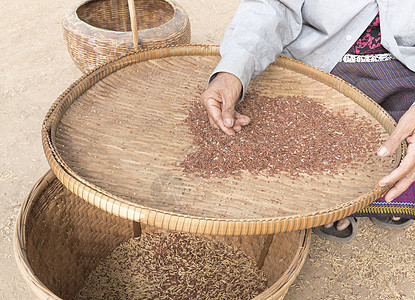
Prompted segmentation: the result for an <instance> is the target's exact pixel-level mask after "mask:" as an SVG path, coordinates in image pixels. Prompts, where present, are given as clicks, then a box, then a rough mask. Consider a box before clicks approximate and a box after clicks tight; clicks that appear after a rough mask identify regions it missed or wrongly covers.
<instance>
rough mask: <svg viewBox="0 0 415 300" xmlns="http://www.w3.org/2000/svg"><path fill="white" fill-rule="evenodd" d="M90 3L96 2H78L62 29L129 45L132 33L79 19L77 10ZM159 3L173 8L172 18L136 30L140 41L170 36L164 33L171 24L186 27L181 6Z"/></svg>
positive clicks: (68, 14) (185, 15)
mask: <svg viewBox="0 0 415 300" xmlns="http://www.w3.org/2000/svg"><path fill="white" fill-rule="evenodd" d="M92 1H96V0H82V1H81V2H79V3H78V4H76V5H75V6H74V7H73V8H72V9H71V10H70V11H69V12H68V13H67V14H66V16H65V18H64V19H63V20H62V26H63V27H64V28H66V29H67V30H71V31H72V30H76V31H77V32H79V33H81V34H84V35H89V34H90V32H91V30H92V31H93V32H95V34H103V35H105V36H106V37H107V38H113V39H120V38H121V39H123V40H124V39H131V43H132V35H131V34H132V32H131V30H130V31H117V30H111V29H105V28H101V27H96V26H93V25H91V24H89V23H87V22H85V21H84V20H82V19H81V18H79V16H78V13H77V11H78V9H79V8H80V7H81V6H83V5H85V4H87V3H88V2H92ZM160 1H164V2H167V3H168V4H170V6H171V7H172V8H173V16H172V17H171V18H170V19H169V20H168V21H167V22H165V23H163V24H161V25H159V26H157V27H152V28H148V29H144V30H138V31H137V32H138V33H139V37H140V38H142V39H146V37H147V36H149V37H152V36H153V35H156V36H158V37H159V38H163V37H165V36H170V35H171V33H170V32H168V33H166V32H165V29H166V28H170V24H173V23H175V22H176V23H179V24H183V27H185V26H186V24H187V23H188V22H189V17H188V15H187V14H186V12H185V10H184V9H183V7H182V6H180V4H178V3H177V2H176V1H174V0H160Z"/></svg>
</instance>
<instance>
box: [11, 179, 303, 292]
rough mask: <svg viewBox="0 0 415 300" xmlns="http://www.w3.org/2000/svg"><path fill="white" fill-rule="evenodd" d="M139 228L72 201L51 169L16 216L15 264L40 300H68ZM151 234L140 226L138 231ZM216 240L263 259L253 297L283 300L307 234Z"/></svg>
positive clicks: (129, 222)
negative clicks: (264, 283) (259, 289)
mask: <svg viewBox="0 0 415 300" xmlns="http://www.w3.org/2000/svg"><path fill="white" fill-rule="evenodd" d="M137 225H138V224H137V223H134V222H131V221H128V220H126V219H122V218H118V217H116V216H114V215H111V214H109V213H107V212H104V211H103V210H101V209H98V208H96V207H94V206H92V205H90V204H88V203H86V202H85V201H84V200H82V199H80V198H79V197H76V196H75V195H74V194H72V193H71V192H69V191H68V190H67V189H66V188H65V187H64V186H63V185H62V184H61V183H60V182H59V180H57V179H56V177H55V176H54V174H53V173H52V172H51V171H49V172H48V173H47V174H45V176H43V177H42V178H41V179H40V180H39V181H38V182H37V183H36V185H35V186H34V188H33V189H32V191H31V192H30V194H29V196H28V197H27V199H26V200H25V201H24V203H23V205H22V208H21V211H20V214H19V216H18V220H17V225H16V235H15V239H14V244H15V245H14V246H15V254H16V260H17V264H18V266H19V269H20V271H21V273H22V274H23V277H24V278H25V280H26V281H27V283H28V284H29V286H30V288H31V289H32V290H33V292H34V293H35V294H36V295H37V296H38V297H39V298H40V299H61V298H63V299H71V298H73V297H74V296H75V295H76V294H77V292H78V291H79V289H80V288H81V287H82V285H83V282H84V281H85V279H86V278H87V276H88V274H89V273H90V272H91V271H92V270H93V269H95V268H96V266H97V265H98V263H99V261H100V259H101V258H104V257H106V256H107V255H108V254H109V253H110V252H111V251H112V250H113V249H114V248H115V247H116V246H117V245H118V244H119V243H121V242H123V241H126V240H128V239H129V238H131V237H134V236H138V235H139V231H138V230H137V228H138V226H137ZM154 230H155V229H154V228H151V227H149V226H145V225H142V226H141V232H145V231H154ZM217 238H221V240H222V241H224V242H226V243H229V244H232V245H236V246H238V247H240V249H242V250H243V251H245V252H246V253H247V254H248V255H251V256H252V257H253V258H255V259H257V260H258V261H262V262H261V264H262V265H263V266H262V270H264V272H265V273H266V275H267V278H268V286H269V288H268V289H267V290H266V291H264V292H263V293H262V294H260V295H259V296H257V297H256V299H282V298H283V297H284V295H285V293H286V292H287V291H288V289H289V287H290V285H291V284H292V283H293V281H294V280H295V278H296V277H297V275H298V273H299V272H300V270H301V267H302V265H303V263H304V261H305V259H306V255H307V253H308V249H309V245H310V230H303V231H297V232H290V233H281V234H277V235H270V236H263V237H256V236H254V237H249V236H245V237H217Z"/></svg>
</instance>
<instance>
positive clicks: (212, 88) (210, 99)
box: [200, 73, 246, 135]
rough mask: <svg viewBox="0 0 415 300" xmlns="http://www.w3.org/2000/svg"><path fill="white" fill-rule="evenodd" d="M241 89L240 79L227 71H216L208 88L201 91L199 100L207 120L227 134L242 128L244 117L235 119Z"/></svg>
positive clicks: (244, 121)
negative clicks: (206, 114)
mask: <svg viewBox="0 0 415 300" xmlns="http://www.w3.org/2000/svg"><path fill="white" fill-rule="evenodd" d="M241 90H242V84H241V82H240V80H239V79H238V78H237V77H236V76H234V75H232V74H229V73H218V74H217V75H216V77H215V79H213V80H212V82H211V83H210V84H209V86H208V88H207V89H206V90H205V91H204V92H203V93H202V95H201V98H200V101H201V103H202V104H203V105H204V107H205V109H206V111H207V113H208V115H209V122H210V123H211V125H212V126H213V127H214V128H219V129H221V130H222V131H223V132H225V133H226V134H229V135H233V134H235V131H239V130H241V129H242V126H243V125H242V124H244V123H246V119H244V120H242V121H238V122H237V119H236V112H235V104H236V102H237V101H238V99H239V97H240V94H241Z"/></svg>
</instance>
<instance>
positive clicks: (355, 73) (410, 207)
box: [332, 55, 415, 219]
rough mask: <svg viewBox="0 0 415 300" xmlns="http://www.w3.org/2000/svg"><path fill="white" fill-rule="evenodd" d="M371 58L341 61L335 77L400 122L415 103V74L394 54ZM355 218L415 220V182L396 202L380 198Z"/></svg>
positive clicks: (334, 70) (333, 72) (362, 57)
mask: <svg viewBox="0 0 415 300" xmlns="http://www.w3.org/2000/svg"><path fill="white" fill-rule="evenodd" d="M367 57H368V58H369V59H366V60H365V57H364V56H358V55H356V57H355V58H356V59H353V57H352V58H350V57H349V56H348V57H347V62H346V61H342V62H339V63H338V64H337V65H336V67H335V68H334V69H333V71H332V74H334V75H336V76H338V77H340V78H342V79H343V80H345V81H347V82H349V83H351V84H352V85H354V86H355V87H357V88H358V89H360V90H361V91H362V92H364V93H365V94H366V95H368V96H369V97H371V98H372V99H373V100H375V101H376V102H377V103H379V104H380V105H381V106H382V107H383V108H384V109H385V110H386V111H387V112H389V114H390V115H391V116H392V117H393V118H394V119H395V120H396V121H398V120H399V119H400V118H401V117H402V115H403V114H404V113H405V112H406V111H407V110H408V109H409V107H410V106H411V105H412V103H414V102H415V73H414V72H412V71H411V70H409V69H408V68H407V67H405V66H404V65H403V64H402V63H400V62H399V61H397V60H395V59H393V58H392V59H391V57H390V55H389V56H385V57H386V59H385V60H382V59H381V60H380V61H377V60H373V58H372V57H369V56H367ZM354 216H356V217H391V216H395V217H401V218H407V219H415V183H412V185H411V186H410V187H409V188H408V189H407V190H406V191H405V192H404V193H402V194H401V195H400V196H399V197H397V198H396V199H394V200H393V201H392V202H390V203H387V202H385V199H384V197H382V198H379V199H378V200H376V201H375V202H373V203H372V204H371V205H369V206H367V207H366V208H364V209H362V210H361V211H359V212H357V213H356V214H354Z"/></svg>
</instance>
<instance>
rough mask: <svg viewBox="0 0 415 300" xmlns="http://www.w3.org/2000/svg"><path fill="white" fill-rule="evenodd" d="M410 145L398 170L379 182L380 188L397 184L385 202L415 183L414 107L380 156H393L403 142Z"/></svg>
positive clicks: (383, 147)
mask: <svg viewBox="0 0 415 300" xmlns="http://www.w3.org/2000/svg"><path fill="white" fill-rule="evenodd" d="M405 139H406V141H407V143H408V151H407V154H406V156H405V157H404V159H403V160H402V162H401V164H400V165H399V167H398V168H396V169H395V170H393V171H392V172H391V173H390V174H388V175H386V176H385V177H383V178H382V179H381V180H379V182H378V185H379V186H387V185H390V184H393V183H395V186H394V187H393V188H392V189H390V190H389V192H388V193H387V194H386V195H385V201H386V202H390V201H392V200H393V199H395V198H396V197H398V196H399V195H400V194H402V193H403V192H404V191H406V189H407V188H408V187H409V186H410V185H411V183H412V182H414V181H415V106H412V107H411V108H410V109H408V111H407V112H406V113H405V114H404V115H403V116H402V118H401V119H400V120H399V122H398V125H397V126H396V128H395V130H394V131H393V132H392V134H391V135H390V136H389V138H388V139H387V140H386V142H385V143H384V144H383V145H382V146H381V147H380V148H379V150H378V155H379V156H387V155H390V154H392V153H393V152H394V151H395V150H396V149H397V148H398V147H399V146H400V144H401V142H402V141H403V140H405Z"/></svg>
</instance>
